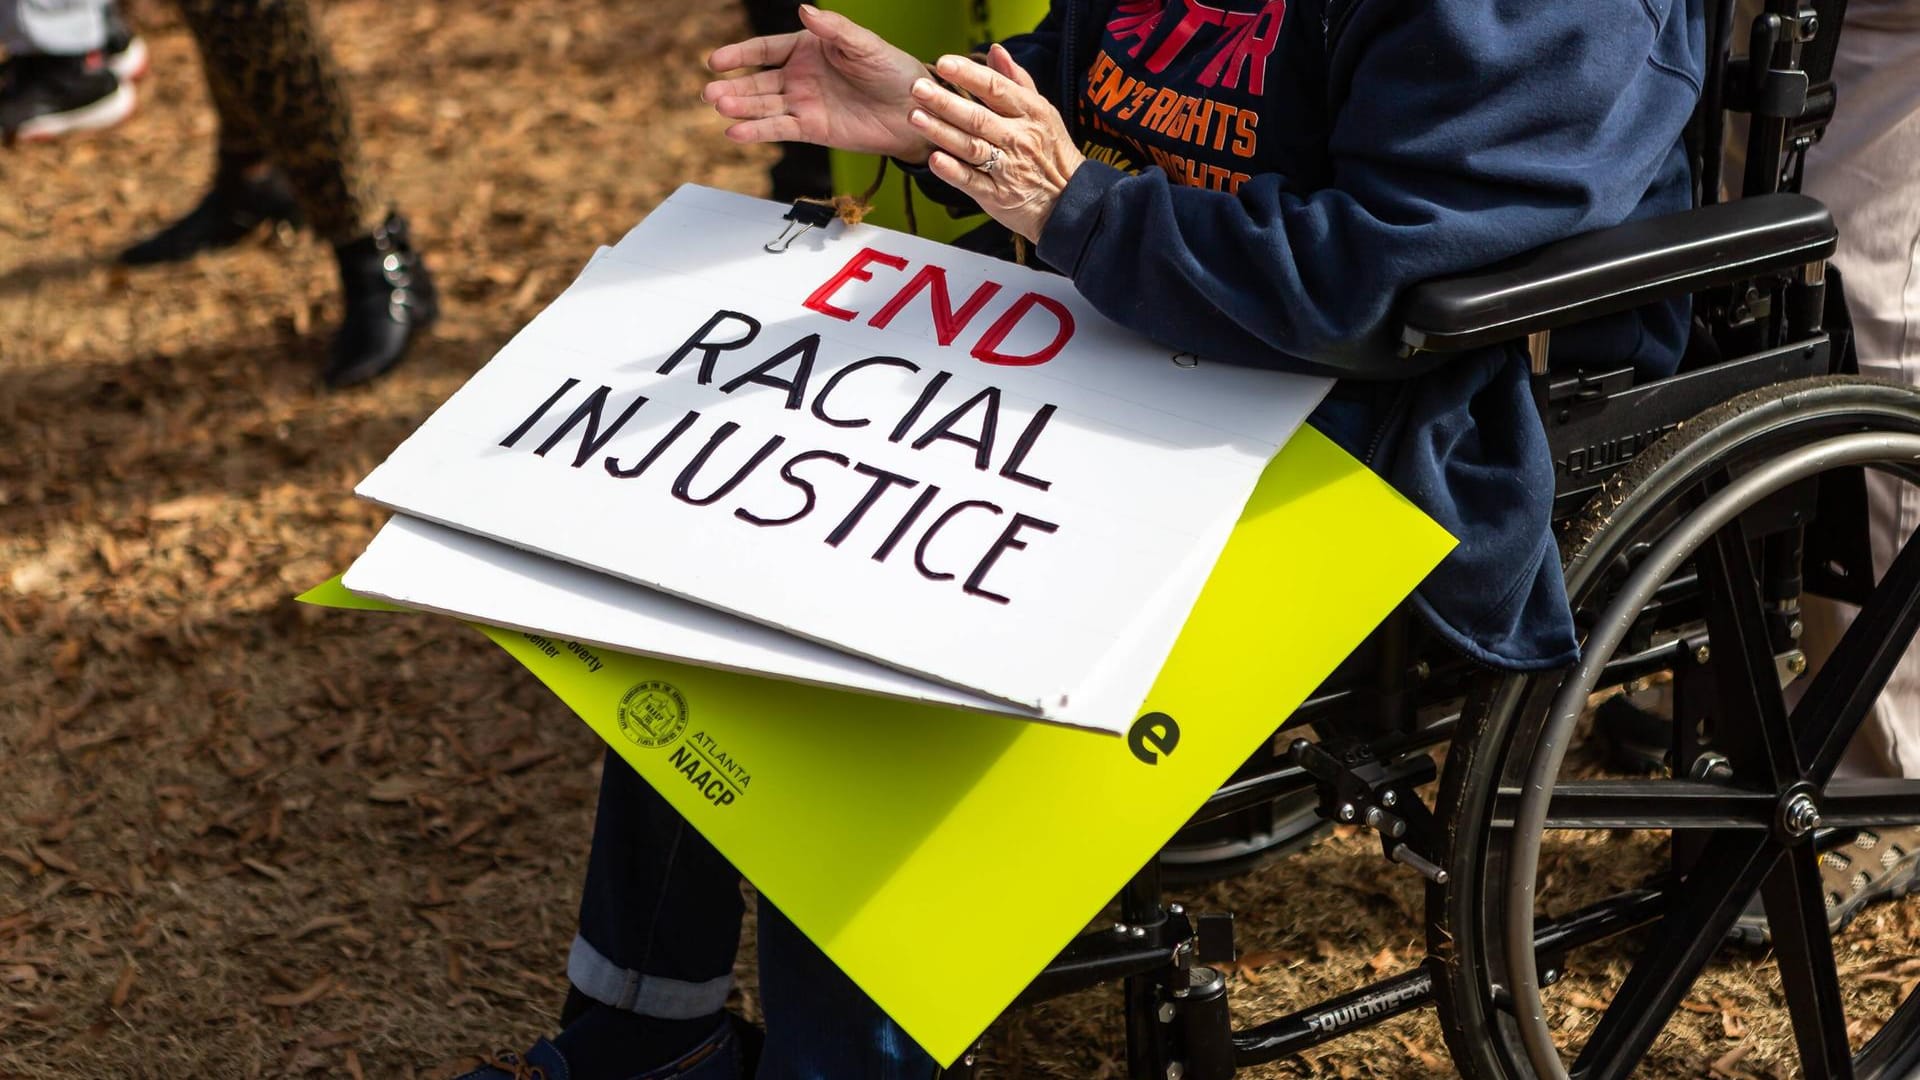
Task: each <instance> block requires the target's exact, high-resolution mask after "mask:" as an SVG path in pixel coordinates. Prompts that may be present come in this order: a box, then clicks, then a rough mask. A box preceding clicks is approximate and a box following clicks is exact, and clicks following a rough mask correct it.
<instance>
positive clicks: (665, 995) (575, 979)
mask: <svg viewBox="0 0 1920 1080" xmlns="http://www.w3.org/2000/svg"><path fill="white" fill-rule="evenodd" d="M567 981H568V982H571V983H572V984H573V985H574V988H575V989H577V990H579V991H580V992H581V993H583V994H585V995H587V996H588V997H590V998H592V999H593V1000H595V1001H597V1002H599V1003H600V1004H602V1005H609V1006H612V1007H613V1008H616V1009H624V1010H626V1011H627V1012H631V1013H638V1014H639V1015H641V1016H651V1017H653V1018H655V1019H657V1020H696V1019H699V1018H700V1017H702V1016H712V1015H713V1014H715V1013H717V1012H719V1011H721V1010H722V1009H724V1008H726V1005H727V991H728V990H730V989H731V988H732V987H733V975H732V973H728V974H725V975H721V976H719V977H718V978H713V979H708V980H706V981H705V982H687V981H685V980H682V979H668V978H663V977H661V976H658V975H647V974H643V973H641V972H638V971H633V970H631V969H629V968H623V967H621V966H620V965H619V964H616V963H614V962H613V961H611V960H609V959H607V957H606V955H605V954H603V953H602V952H601V951H600V950H599V949H596V948H594V947H593V944H592V943H591V942H589V941H588V940H587V939H586V938H584V937H581V936H579V935H578V934H576V935H574V938H573V948H572V950H571V951H570V952H568V954H567Z"/></svg>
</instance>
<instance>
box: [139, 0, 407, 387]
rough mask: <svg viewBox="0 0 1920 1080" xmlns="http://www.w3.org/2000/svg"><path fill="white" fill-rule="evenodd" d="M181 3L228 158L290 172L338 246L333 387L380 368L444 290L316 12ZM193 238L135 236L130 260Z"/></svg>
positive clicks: (312, 219)
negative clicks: (362, 124)
mask: <svg viewBox="0 0 1920 1080" xmlns="http://www.w3.org/2000/svg"><path fill="white" fill-rule="evenodd" d="M179 6H180V11H181V14H182V15H184V16H185V18H186V22H187V26H188V27H189V29H191V30H192V32H193V36H194V41H195V43H196V44H198V46H199V48H200V59H201V63H202V64H204V65H205V68H206V72H207V83H208V87H209V89H210V90H211V91H212V96H213V99H214V104H215V106H216V108H218V109H219V110H220V114H221V123H220V127H221V143H222V146H221V150H222V155H221V156H222V163H223V167H229V166H233V165H240V168H241V172H242V174H243V175H244V174H245V173H246V171H247V170H248V168H252V169H254V170H255V173H256V176H257V174H258V171H257V164H256V165H254V166H246V165H241V164H240V163H242V162H245V161H247V160H248V158H249V157H250V156H251V155H254V154H259V153H264V155H265V158H266V159H267V160H270V161H271V162H272V163H273V165H274V166H275V167H277V168H278V169H279V170H280V172H281V173H282V174H284V176H285V178H286V182H287V185H288V187H290V188H291V190H292V193H293V196H294V198H295V199H296V200H297V202H298V204H299V207H300V210H301V212H302V213H303V214H304V215H305V218H306V223H307V225H308V226H310V227H311V228H312V229H313V231H314V232H315V233H316V234H317V235H318V236H319V237H320V239H322V240H324V241H326V242H327V243H329V244H331V245H333V249H334V254H335V256H336V258H337V259H338V261H339V264H340V283H341V294H342V297H341V298H342V302H343V307H344V309H345V310H344V314H343V317H342V320H341V324H340V328H339V330H338V331H337V332H336V333H335V335H334V339H333V343H332V347H331V349H330V350H329V354H328V359H327V364H326V368H325V370H324V371H323V372H322V375H323V377H324V378H325V380H326V382H327V384H328V385H329V386H336V387H338V386H347V385H351V384H353V383H358V382H364V381H366V380H367V379H371V378H373V377H374V376H376V375H379V374H380V373H381V372H384V371H386V370H387V369H388V368H391V367H392V366H393V365H394V364H396V363H398V362H399V361H400V359H401V357H402V356H403V355H405V352H406V349H407V346H408V345H409V344H410V343H411V341H412V338H413V334H414V332H415V331H417V330H420V329H423V328H425V327H426V326H427V325H428V324H430V323H431V322H432V321H433V320H434V318H435V317H436V316H437V315H438V313H439V305H438V297H437V295H436V293H435V291H434V288H433V283H432V279H431V278H430V277H429V276H428V274H427V268H426V264H425V263H424V261H423V260H422V259H421V258H420V256H419V254H418V253H417V252H415V251H414V250H413V246H412V242H411V238H410V236H409V233H408V228H407V222H406V220H405V219H404V218H402V217H400V216H399V215H398V214H397V213H394V212H393V211H392V210H390V209H389V208H388V207H387V205H386V204H385V203H384V202H383V201H382V199H381V197H380V195H379V192H378V190H377V188H376V187H375V185H374V183H373V180H372V176H371V173H370V171H369V169H368V168H367V166H366V163H365V161H364V160H363V158H362V156H361V150H360V143H359V140H358V139H357V138H356V137H355V134H354V128H353V117H352V112H351V110H350V108H349V107H348V103H347V96H346V92H345V90H344V89H343V88H342V86H341V83H340V78H339V74H338V72H336V71H335V70H334V65H333V59H332V56H331V54H330V53H329V52H328V51H327V48H326V44H325V41H324V40H323V38H322V37H321V35H320V29H319V26H318V24H317V23H316V21H315V19H314V16H313V12H312V11H311V9H310V8H309V7H308V5H307V3H306V0H180V5H179ZM218 186H219V171H218V170H216V187H218ZM255 209H256V210H257V211H258V210H260V209H262V208H260V207H256V208H255ZM264 210H265V212H264V213H263V214H262V216H261V220H268V219H270V218H271V217H272V216H273V214H274V208H273V207H272V206H271V205H269V206H267V207H265V208H264ZM163 235H164V234H163ZM160 239H161V237H155V238H154V240H155V241H159V240H160ZM186 246H187V245H178V244H175V245H159V249H156V248H155V247H149V246H148V245H147V244H139V245H135V246H134V247H133V248H131V249H129V250H128V251H127V252H126V253H125V254H124V255H123V258H124V259H126V260H127V261H130V262H143V261H144V262H155V261H165V258H163V257H161V256H168V255H172V256H173V257H180V256H179V255H176V254H175V252H179V251H181V249H182V248H183V247H186ZM201 246H211V245H205V244H203V245H201ZM195 250H197V249H195ZM186 253H189V254H190V253H191V251H190V250H189V251H187V252H186Z"/></svg>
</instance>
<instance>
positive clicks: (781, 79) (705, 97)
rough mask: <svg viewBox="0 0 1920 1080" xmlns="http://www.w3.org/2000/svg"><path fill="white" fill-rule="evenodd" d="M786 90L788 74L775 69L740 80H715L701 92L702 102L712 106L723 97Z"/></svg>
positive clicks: (757, 72) (743, 77) (746, 76)
mask: <svg viewBox="0 0 1920 1080" xmlns="http://www.w3.org/2000/svg"><path fill="white" fill-rule="evenodd" d="M786 88H787V73H786V72H784V71H782V70H780V69H779V68H775V69H774V70H772V71H756V72H754V73H753V74H751V75H743V76H741V77H740V78H738V79H715V80H714V81H713V82H710V83H708V84H707V85H706V86H705V87H704V88H703V89H702V90H701V91H700V100H702V101H705V102H708V103H709V104H711V103H712V102H715V101H719V100H720V99H721V98H723V97H746V96H748V95H750V94H777V93H779V92H781V91H782V90H785V89H786Z"/></svg>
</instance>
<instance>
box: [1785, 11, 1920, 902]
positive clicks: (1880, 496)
mask: <svg viewBox="0 0 1920 1080" xmlns="http://www.w3.org/2000/svg"><path fill="white" fill-rule="evenodd" d="M1917 69H1920V5H1916V4H1913V3H1911V2H1910V0H1853V2H1852V3H1851V4H1850V5H1849V7H1848V10H1847V18H1846V23H1845V26H1844V28H1843V29H1842V31H1841V34H1840V51H1839V56H1838V58H1837V60H1836V63H1835V66H1834V81H1835V83H1836V85H1837V86H1838V88H1839V94H1840V97H1839V107H1838V108H1837V110H1836V111H1835V114H1834V120H1833V123H1832V124H1831V125H1830V126H1829V127H1828V129H1827V133H1826V136H1825V138H1824V139H1823V140H1822V141H1821V142H1820V144H1819V145H1818V146H1817V147H1815V148H1814V150H1813V152H1812V153H1811V154H1810V155H1809V157H1808V159H1807V182H1806V185H1805V187H1806V192H1807V194H1809V195H1812V196H1814V197H1815V198H1818V199H1819V200H1820V201H1822V202H1824V203H1826V204H1827V206H1828V207H1829V208H1830V209H1831V210H1832V211H1833V216H1834V219H1835V221H1836V222H1837V223H1838V225H1839V226H1840V248H1839V250H1838V251H1837V252H1836V253H1835V254H1834V257H1833V263H1834V265H1835V266H1836V267H1838V268H1839V270H1840V273H1841V275H1842V277H1843V278H1844V280H1845V283H1846V291H1847V303H1848V309H1849V311H1850V313H1851V315H1852V318H1853V326H1854V333H1855V344H1856V346H1857V349H1858V352H1859V357H1860V373H1861V374H1863V375H1869V376H1874V377H1877V378H1883V379H1892V380H1898V381H1900V382H1905V383H1909V384H1920V78H1915V77H1914V72H1915V70H1917ZM1867 506H1868V518H1869V522H1868V525H1869V530H1870V539H1871V546H1872V552H1873V562H1874V573H1875V574H1876V575H1879V574H1884V573H1885V572H1886V570H1887V567H1888V566H1889V565H1890V564H1891V563H1892V561H1893V557H1894V556H1895V555H1896V554H1897V553H1898V552H1899V550H1900V548H1901V546H1902V545H1903V544H1905V543H1906V541H1907V538H1908V537H1909V536H1911V535H1913V533H1914V530H1915V528H1916V527H1920V488H1916V487H1914V486H1913V485H1910V484H1906V483H1903V482H1901V481H1899V480H1897V479H1895V478H1894V477H1891V476H1888V475H1885V474H1883V473H1878V472H1871V471H1870V472H1868V474H1867ZM1803 607H1804V611H1803V618H1802V621H1803V623H1804V624H1805V626H1806V636H1805V644H1806V648H1807V652H1808V654H1809V657H1810V658H1812V659H1813V660H1814V661H1815V662H1816V663H1817V662H1818V661H1819V660H1820V659H1822V658H1824V657H1825V655H1826V654H1827V653H1829V652H1831V650H1832V649H1833V647H1834V645H1835V644H1837V643H1838V641H1839V639H1840V635H1841V634H1843V633H1845V631H1846V628H1847V626H1848V625H1849V624H1850V623H1851V621H1852V619H1853V616H1854V614H1855V609H1854V608H1852V607H1849V606H1848V605H1844V604H1840V603H1836V602H1834V601H1831V600H1826V599H1823V598H1820V597H1808V598H1806V600H1805V601H1804V604H1803ZM1803 685H1804V683H1803ZM1841 775H1842V776H1856V777H1884V776H1898V777H1905V778H1909V779H1920V647H1915V648H1913V649H1909V650H1908V652H1907V654H1906V656H1905V657H1904V658H1902V660H1901V661H1900V663H1899V665H1898V666H1897V667H1896V668H1895V669H1894V672H1893V676H1892V678H1890V679H1889V680H1888V682H1887V686H1886V689H1885V690H1884V691H1883V692H1882V693H1881V695H1880V698H1879V700H1878V701H1877V702H1875V704H1874V707H1873V709H1872V711H1871V712H1870V713H1869V715H1868V716H1867V719H1866V721H1865V723H1864V724H1863V726H1862V727H1861V730H1860V734H1859V736H1858V737H1857V738H1855V740H1854V742H1853V744H1852V745H1851V746H1850V747H1849V748H1848V752H1847V757H1846V760H1845V761H1844V762H1843V763H1842V765H1841ZM1822 865H1823V867H1824V868H1825V869H1826V871H1827V873H1826V874H1825V875H1824V876H1825V877H1826V879H1827V891H1828V893H1829V894H1830V896H1829V907H1830V910H1836V911H1837V912H1838V913H1839V914H1842V915H1851V914H1852V912H1853V911H1855V910H1858V908H1859V907H1860V906H1862V905H1863V904H1865V903H1866V902H1867V901H1869V900H1871V899H1877V898H1880V897H1884V896H1895V895H1899V894H1901V893H1902V892H1904V891H1905V890H1906V889H1908V888H1909V887H1910V886H1911V885H1912V883H1913V882H1914V880H1915V874H1916V870H1920V826H1915V827H1908V828H1903V829H1897V830H1881V831H1880V832H1868V833H1864V834H1862V835H1861V837H1859V838H1858V839H1856V840H1855V841H1854V842H1852V843H1850V844H1848V845H1847V846H1845V847H1842V848H1840V849H1837V850H1836V851H1833V852H1829V853H1828V854H1827V855H1825V856H1823V857H1822Z"/></svg>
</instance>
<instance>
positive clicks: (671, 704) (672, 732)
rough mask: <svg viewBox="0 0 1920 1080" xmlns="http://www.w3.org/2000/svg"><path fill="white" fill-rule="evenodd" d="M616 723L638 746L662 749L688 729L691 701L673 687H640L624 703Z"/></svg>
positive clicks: (660, 684) (659, 684)
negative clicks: (689, 704)
mask: <svg viewBox="0 0 1920 1080" xmlns="http://www.w3.org/2000/svg"><path fill="white" fill-rule="evenodd" d="M615 720H616V721H617V722H618V723H619V725H620V733H621V734H622V735H625V736H626V737H627V738H628V739H629V740H631V741H632V742H633V744H634V745H636V746H644V747H647V748H649V749H654V748H657V747H662V746H665V745H667V744H668V743H670V742H672V741H673V740H675V739H677V738H679V737H680V733H681V732H682V731H685V730H686V729H687V699H686V698H684V697H682V696H681V694H680V691H679V690H678V689H676V688H675V687H674V685H673V684H672V683H665V682H659V681H658V680H654V681H649V682H643V683H638V684H635V686H634V687H633V689H631V690H628V691H627V692H626V695H625V696H624V697H622V698H621V699H620V709H619V711H618V712H617V713H616V714H615Z"/></svg>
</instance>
